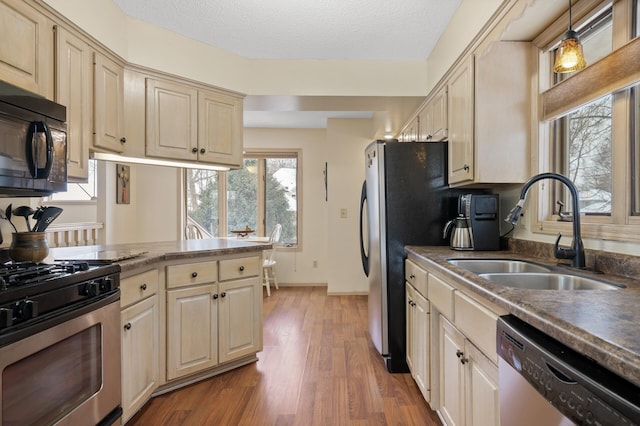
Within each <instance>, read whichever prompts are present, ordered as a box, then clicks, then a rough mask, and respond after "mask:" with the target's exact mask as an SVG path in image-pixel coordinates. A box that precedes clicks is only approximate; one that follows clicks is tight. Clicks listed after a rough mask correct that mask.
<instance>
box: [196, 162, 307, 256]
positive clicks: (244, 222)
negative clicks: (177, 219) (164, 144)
mask: <svg viewBox="0 0 640 426" xmlns="http://www.w3.org/2000/svg"><path fill="white" fill-rule="evenodd" d="M299 182H300V161H299V153H298V152H290V151H287V152H280V151H266V152H253V153H252V152H248V153H246V154H245V158H244V167H243V168H242V169H239V170H232V171H229V172H214V171H205V170H195V169H191V170H187V171H186V203H187V205H186V211H187V216H188V220H192V221H195V222H196V223H197V224H199V225H200V226H201V227H202V228H204V229H205V230H206V231H207V232H208V233H209V234H210V235H211V236H232V235H233V234H232V233H231V231H233V230H241V229H245V228H246V227H249V228H251V229H254V230H256V234H257V235H260V236H268V235H269V233H270V232H271V230H272V229H273V227H274V226H275V225H276V224H277V223H279V224H281V225H282V236H281V240H280V242H281V243H282V244H285V245H289V246H295V245H298V244H299V238H298V232H299V215H300V208H299V201H298V200H299Z"/></svg>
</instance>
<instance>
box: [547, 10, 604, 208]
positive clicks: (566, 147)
mask: <svg viewBox="0 0 640 426" xmlns="http://www.w3.org/2000/svg"><path fill="white" fill-rule="evenodd" d="M579 34H580V40H581V42H582V46H583V49H584V54H585V59H586V60H587V64H592V63H594V62H595V61H597V60H598V59H600V58H603V57H604V56H606V55H607V54H608V53H609V52H611V50H612V46H613V45H612V36H613V25H612V10H611V9H610V8H609V9H607V10H605V11H604V13H602V14H601V15H600V16H598V17H597V18H596V19H595V20H594V22H593V23H592V24H591V25H589V26H588V27H587V28H585V29H582V30H581V31H580V32H579ZM555 54H556V51H555V50H554V52H553V55H554V56H555ZM570 74H571V73H569V75H570ZM554 78H555V81H556V82H558V81H561V80H563V79H565V78H567V74H555V76H554ZM611 107H612V96H611V95H608V96H605V97H604V98H602V99H598V100H596V101H594V102H591V103H589V104H587V105H585V106H583V107H581V108H579V109H578V110H576V111H574V112H572V113H570V114H569V115H567V116H565V117H563V118H560V119H558V120H556V122H555V123H554V127H555V132H554V136H555V144H556V149H555V152H556V157H555V160H556V161H555V170H556V171H557V172H559V173H562V174H563V175H565V176H567V177H568V178H569V179H571V180H572V181H573V182H574V183H575V185H576V187H577V188H578V192H579V195H580V211H581V212H582V213H585V214H610V213H611V197H612V193H611V185H612V182H611V142H612V141H611V138H612V136H611V112H612V108H611ZM554 198H555V200H556V203H555V208H554V213H558V212H559V210H560V209H562V206H571V204H570V195H569V193H568V191H567V189H566V187H565V186H564V185H556V186H555V188H554Z"/></svg>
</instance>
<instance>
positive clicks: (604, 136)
mask: <svg viewBox="0 0 640 426" xmlns="http://www.w3.org/2000/svg"><path fill="white" fill-rule="evenodd" d="M611 103H612V96H611V95H609V96H605V97H604V98H601V99H599V100H597V101H595V102H592V103H590V104H588V105H585V106H584V107H582V108H580V109H579V110H577V111H575V112H573V113H571V114H569V116H568V118H567V119H568V135H567V139H568V151H569V152H568V156H567V157H568V158H567V159H568V163H567V164H566V167H567V169H566V170H567V173H566V174H567V177H569V179H571V180H572V181H573V182H574V183H575V184H576V187H577V188H578V191H579V192H580V211H581V212H584V213H596V214H597V213H600V214H610V213H611V138H612V134H611Z"/></svg>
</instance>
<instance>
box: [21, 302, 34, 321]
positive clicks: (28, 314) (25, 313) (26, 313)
mask: <svg viewBox="0 0 640 426" xmlns="http://www.w3.org/2000/svg"><path fill="white" fill-rule="evenodd" d="M17 314H18V315H17V317H19V318H22V319H24V320H28V319H31V318H35V317H37V316H38V302H36V301H35V300H23V301H22V302H19V304H18V312H17Z"/></svg>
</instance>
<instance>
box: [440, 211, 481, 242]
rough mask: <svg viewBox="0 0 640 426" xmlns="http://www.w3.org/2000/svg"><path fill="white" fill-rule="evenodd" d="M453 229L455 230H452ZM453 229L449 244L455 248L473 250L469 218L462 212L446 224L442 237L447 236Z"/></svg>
mask: <svg viewBox="0 0 640 426" xmlns="http://www.w3.org/2000/svg"><path fill="white" fill-rule="evenodd" d="M452 229H453V231H451V230H452ZM449 231H451V240H450V243H449V246H450V247H451V248H452V249H453V250H473V236H472V235H471V228H470V227H469V222H468V221H467V218H466V217H465V216H464V215H462V214H460V215H458V217H456V218H455V219H451V220H450V221H448V222H447V223H446V224H445V225H444V229H443V231H442V238H443V239H444V238H447V234H448V233H449Z"/></svg>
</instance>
